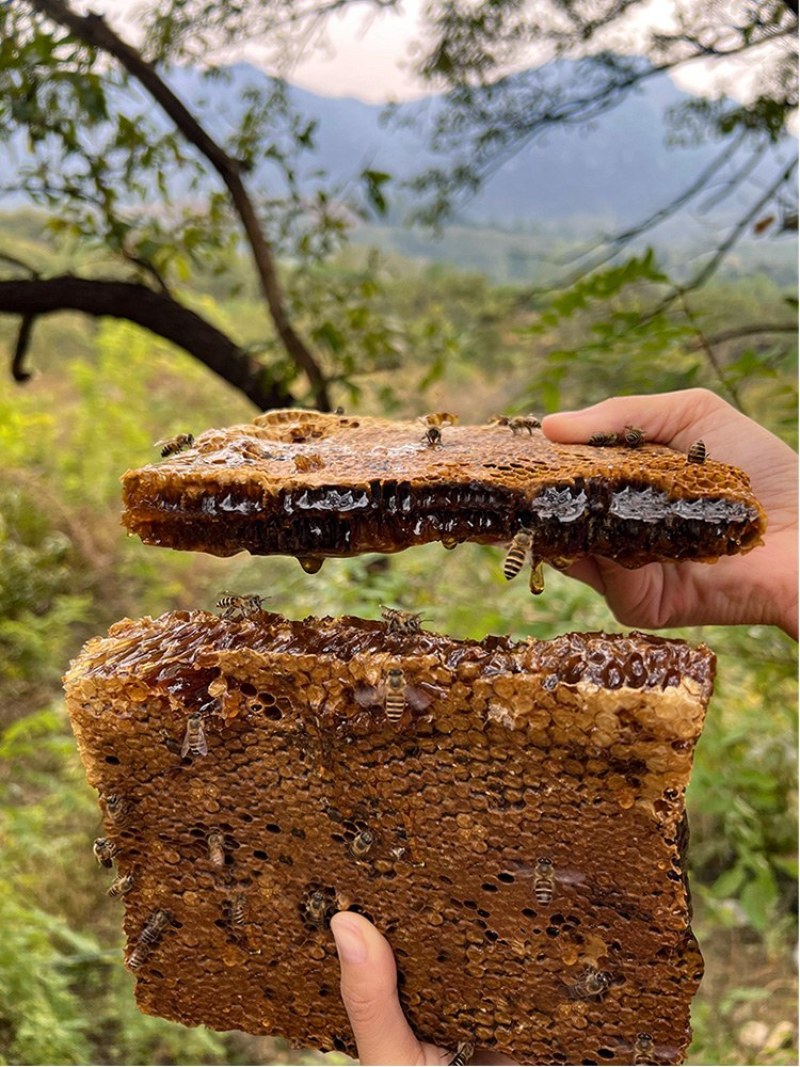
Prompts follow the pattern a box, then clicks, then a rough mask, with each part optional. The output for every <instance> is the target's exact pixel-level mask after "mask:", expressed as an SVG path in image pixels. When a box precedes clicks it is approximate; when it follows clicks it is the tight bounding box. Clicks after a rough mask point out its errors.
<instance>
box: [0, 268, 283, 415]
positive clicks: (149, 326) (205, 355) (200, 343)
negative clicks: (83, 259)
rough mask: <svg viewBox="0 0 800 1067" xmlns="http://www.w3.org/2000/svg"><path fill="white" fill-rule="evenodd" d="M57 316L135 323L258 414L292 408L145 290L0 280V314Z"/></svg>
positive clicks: (176, 308) (71, 279) (186, 315)
mask: <svg viewBox="0 0 800 1067" xmlns="http://www.w3.org/2000/svg"><path fill="white" fill-rule="evenodd" d="M55 311H82V312H84V313H85V314H87V315H94V316H98V317H102V316H106V315H107V316H109V317H111V318H115V319H126V320H127V321H128V322H133V323H136V325H137V326H142V327H144V328H145V329H146V330H150V331H151V333H154V334H157V335H158V336H159V337H163V338H164V339H165V340H167V341H171V342H172V344H174V345H177V346H178V347H179V348H182V349H183V350H184V351H185V352H188V353H189V355H191V356H194V358H195V359H197V360H199V361H200V362H201V363H203V364H204V365H205V366H206V367H208V369H209V370H211V371H213V372H214V374H216V375H218V376H219V377H220V378H222V379H223V380H224V381H226V382H228V383H229V384H230V385H232V386H234V387H235V388H236V389H239V390H240V391H241V392H243V393H244V395H245V396H246V397H248V398H249V399H250V400H252V401H253V403H254V404H255V405H256V406H257V407H258V408H259V409H261V410H262V411H263V410H265V409H268V408H276V407H293V406H295V404H296V400H295V398H294V397H293V396H292V394H291V393H290V392H288V390H286V389H285V388H284V387H283V386H282V385H280V384H279V383H277V382H273V381H270V380H269V376H268V374H267V372H266V371H265V368H264V367H263V366H262V365H261V364H260V363H259V362H258V361H257V360H255V359H254V358H253V357H252V356H250V355H249V354H248V353H247V352H244V351H243V350H242V349H241V348H239V347H238V346H237V345H236V344H234V343H233V341H231V339H230V338H229V337H227V336H226V335H225V334H224V333H222V332H221V331H220V330H218V329H217V328H216V326H213V325H212V324H211V323H210V322H207V321H206V320H205V319H203V318H201V316H200V315H198V314H196V313H195V312H194V311H192V310H191V309H190V308H187V307H184V306H183V305H182V304H179V303H178V302H177V300H173V299H172V298H171V297H169V296H167V295H165V294H164V293H157V292H155V290H153V289H150V288H148V287H147V286H146V285H139V284H137V283H134V282H117V281H99V280H95V279H93V278H76V277H75V276H74V275H72V274H64V275H60V276H59V277H56V278H13V279H8V280H4V281H0V314H10V315H22V316H23V322H24V320H25V319H28V318H29V319H31V320H32V319H33V318H35V317H37V316H39V315H49V314H51V313H52V312H55ZM20 332H22V331H20ZM17 350H19V343H18V344H17Z"/></svg>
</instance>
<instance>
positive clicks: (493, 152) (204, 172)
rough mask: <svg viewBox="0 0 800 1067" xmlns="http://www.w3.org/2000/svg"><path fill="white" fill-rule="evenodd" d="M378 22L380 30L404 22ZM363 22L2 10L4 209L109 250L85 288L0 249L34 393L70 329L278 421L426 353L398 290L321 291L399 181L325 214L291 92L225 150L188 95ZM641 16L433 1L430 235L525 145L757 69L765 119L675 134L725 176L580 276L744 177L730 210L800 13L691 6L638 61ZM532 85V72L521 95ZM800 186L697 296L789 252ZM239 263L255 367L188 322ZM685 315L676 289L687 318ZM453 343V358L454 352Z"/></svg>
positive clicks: (421, 188)
mask: <svg viewBox="0 0 800 1067" xmlns="http://www.w3.org/2000/svg"><path fill="white" fill-rule="evenodd" d="M360 2H361V4H362V6H364V7H365V8H366V9H370V8H372V9H374V8H392V7H394V6H395V2H394V0H360ZM358 3H359V0H334V2H333V3H319V2H316V3H313V2H310V0H306V2H304V0H288V2H284V0H280V2H278V0H241V2H238V3H221V2H220V0H165V2H159V3H154V2H148V3H143V4H142V5H141V6H140V8H139V10H138V14H137V18H138V25H139V29H140V33H139V37H138V38H137V39H136V40H133V39H131V38H130V36H129V33H128V31H126V30H123V29H121V28H119V27H118V26H117V22H116V20H115V19H113V18H111V19H110V20H109V21H106V20H105V19H103V18H102V17H100V16H98V15H95V14H91V13H89V14H83V13H81V11H79V10H78V9H77V7H75V6H73V4H72V3H71V2H70V0H10V2H8V3H6V4H4V5H2V6H0V141H3V140H5V141H6V143H7V144H8V145H10V146H13V147H15V148H16V150H19V149H20V148H21V146H22V145H23V144H24V145H25V146H26V147H25V150H24V151H23V152H21V161H20V162H19V165H18V166H17V167H16V171H15V173H14V174H12V175H11V176H10V180H8V181H7V182H6V185H5V191H6V192H24V193H25V194H26V195H27V196H28V197H29V198H32V199H33V200H34V202H35V203H37V204H39V205H41V206H42V207H43V208H45V209H46V210H47V211H48V212H49V214H50V225H51V227H52V229H53V230H54V231H55V232H57V233H59V234H60V235H61V236H62V237H63V238H64V239H65V240H66V239H69V240H72V241H79V242H81V243H82V245H83V246H84V247H88V248H94V249H96V250H97V252H98V259H97V261H96V263H95V265H94V267H93V269H92V270H91V272H89V273H88V275H87V276H85V277H82V278H80V279H75V278H70V277H67V276H66V275H64V274H63V273H58V272H56V271H55V270H50V269H48V270H41V269H39V270H37V269H35V268H34V267H32V266H31V265H30V264H26V263H25V262H24V261H20V260H15V259H14V257H13V256H10V255H9V254H8V253H5V254H3V252H2V250H0V263H1V264H2V265H3V267H4V269H5V277H0V314H2V313H12V314H17V315H19V316H20V329H19V332H18V334H17V337H16V340H15V343H14V345H13V346H12V352H11V355H12V372H13V375H14V377H15V378H16V379H17V380H18V381H24V380H27V378H28V377H29V371H28V370H27V368H26V364H25V356H26V353H27V351H28V348H29V346H30V343H31V338H32V336H33V334H34V330H35V328H36V323H37V321H38V319H39V317H41V316H42V315H45V314H50V313H52V312H53V311H56V310H61V309H74V310H79V311H83V312H85V313H87V314H90V315H94V316H102V315H112V316H118V317H122V318H129V319H131V320H133V321H137V322H139V323H140V325H143V326H145V327H146V328H147V329H150V330H151V331H153V332H155V333H158V334H160V335H161V336H164V337H167V338H170V339H171V340H173V341H174V342H176V343H178V344H180V345H182V346H183V347H184V348H185V349H186V350H187V351H189V352H190V353H191V354H192V355H194V356H195V358H197V359H199V360H200V361H201V362H203V363H205V364H206V366H208V367H209V368H210V369H211V370H212V371H214V373H216V374H219V375H220V376H221V377H223V378H224V379H226V380H227V381H229V382H230V383H231V384H233V385H234V386H235V387H236V388H238V389H240V390H241V391H242V392H243V393H244V394H245V395H246V396H247V397H249V399H250V400H252V401H253V402H254V403H255V404H256V405H258V406H260V407H262V408H266V407H270V406H275V405H283V404H291V403H296V402H299V403H307V402H308V403H313V404H315V405H316V406H318V407H321V408H327V407H329V406H330V404H331V388H333V389H334V390H336V391H338V390H340V389H342V388H343V389H345V390H348V389H350V385H351V383H352V381H353V376H354V374H364V373H368V372H370V371H371V370H373V369H375V368H380V367H381V366H382V365H384V364H385V362H386V361H387V360H390V361H391V360H392V359H394V358H396V353H397V351H398V349H402V348H403V347H406V348H407V347H408V346H409V345H410V344H411V343H413V342H414V338H412V337H398V330H397V327H396V324H392V323H390V322H387V321H386V320H385V319H384V318H383V317H382V316H381V313H380V312H379V311H378V305H379V304H380V303H381V291H380V285H379V284H373V285H369V284H368V285H360V286H356V287H355V289H354V290H353V291H349V292H348V291H340V292H339V293H338V294H337V295H336V296H335V297H334V298H333V300H332V299H331V294H328V293H325V292H324V286H321V285H318V284H317V285H313V284H312V285H310V284H309V278H310V277H312V276H313V275H314V272H315V271H318V270H319V269H320V268H321V267H324V264H325V263H327V262H328V261H329V259H330V257H331V256H333V255H335V254H336V253H337V252H338V251H339V250H340V249H341V247H342V245H343V243H344V242H345V241H346V240H347V237H348V231H349V228H350V225H351V223H352V221H353V220H354V219H355V218H357V217H359V216H360V215H363V214H365V213H372V214H377V215H378V216H380V215H382V214H384V213H385V212H386V211H387V208H388V206H389V196H390V189H391V186H392V181H391V175H389V174H388V173H387V172H386V171H383V170H381V169H379V163H378V164H377V165H376V166H375V168H369V169H367V170H365V171H363V172H362V173H360V174H358V175H355V176H354V182H353V183H352V184H351V185H350V187H349V188H348V189H342V188H338V189H337V188H333V187H331V186H330V184H329V183H326V181H325V179H324V176H320V177H319V180H318V181H317V182H316V184H315V186H314V189H313V191H312V192H309V191H308V189H304V190H301V187H300V183H299V181H298V166H299V161H301V160H302V159H303V158H307V159H313V151H314V145H315V137H316V132H317V131H316V129H315V126H314V124H313V122H309V121H308V120H307V119H305V118H304V117H303V116H302V115H299V114H298V113H296V112H295V111H294V110H293V107H292V106H291V103H290V100H289V96H288V94H287V92H286V86H285V84H284V83H283V82H282V81H281V80H280V79H278V78H274V79H271V80H269V81H267V82H265V83H263V84H259V85H255V84H254V85H253V86H252V87H251V88H249V89H248V90H246V92H245V94H244V99H243V100H242V110H241V114H240V115H238V116H237V117H236V120H235V121H233V122H231V124H230V126H229V128H227V129H223V127H222V126H221V124H220V123H219V122H218V121H215V120H216V116H215V115H214V108H213V103H211V104H210V105H209V106H207V107H206V108H195V109H194V110H192V109H190V108H189V107H188V106H187V102H186V101H185V100H183V99H181V97H180V95H179V93H178V92H177V91H176V89H175V88H174V78H173V77H172V75H173V72H174V71H175V70H176V69H177V68H179V67H181V66H183V65H191V66H192V67H193V68H195V69H199V70H201V71H202V72H203V74H204V76H205V78H206V79H207V85H208V94H209V100H211V101H213V93H214V84H215V79H220V78H224V77H226V71H225V67H224V65H223V64H222V62H221V59H222V58H224V56H225V55H226V54H230V49H232V48H236V47H237V46H240V45H241V44H242V43H243V42H244V41H252V40H258V41H260V42H261V43H263V44H265V45H266V46H268V47H269V48H270V49H272V52H273V54H274V55H276V56H277V55H278V54H281V55H283V56H284V58H285V57H286V56H287V55H288V56H291V55H299V54H300V53H301V52H302V51H303V49H305V48H307V47H309V46H310V44H311V43H313V41H314V40H315V38H316V36H317V35H318V34H320V33H322V32H324V27H325V24H326V21H327V20H328V19H329V18H330V17H331V16H332V15H333V14H335V13H337V12H341V11H342V10H344V9H346V8H348V7H352V6H356V5H357V4H358ZM644 6H645V3H644V0H546V2H543V3H536V4H533V3H525V2H521V0H492V2H490V3H476V2H475V0H430V2H429V3H428V5H427V8H426V11H425V20H424V25H423V39H424V45H423V46H421V52H420V60H419V72H420V74H421V75H422V76H423V77H424V78H426V79H427V80H428V82H429V83H430V85H431V86H432V87H433V88H436V89H437V90H440V91H442V92H443V93H444V98H443V99H444V106H442V107H440V108H438V109H437V110H436V119H435V123H434V126H433V130H432V139H433V143H434V145H436V146H438V147H439V148H441V149H443V150H447V151H448V153H450V156H451V157H453V156H454V158H455V162H452V161H451V163H450V164H449V165H448V167H447V169H438V170H437V169H434V170H432V171H429V172H428V173H426V174H424V175H420V176H419V178H418V180H417V181H416V182H415V190H416V191H418V192H420V193H422V194H424V196H423V198H422V200H421V203H422V205H423V214H424V215H425V216H426V217H427V218H428V219H438V220H441V218H442V217H443V216H444V215H445V213H446V212H447V211H449V210H451V209H452V207H453V204H454V201H457V198H458V197H459V196H460V195H463V194H464V192H465V191H467V192H468V191H469V190H472V189H475V188H477V187H478V185H479V184H480V183H481V182H483V181H485V180H486V178H487V177H488V176H489V175H490V174H491V173H492V171H493V169H494V168H496V167H497V166H499V165H501V164H502V162H503V161H504V160H506V159H507V158H508V157H509V155H511V154H513V152H514V151H516V150H517V149H519V147H520V146H521V145H523V144H526V143H528V142H529V141H530V140H531V139H532V138H535V137H537V136H539V135H540V134H542V133H543V132H545V131H546V130H548V129H551V128H554V127H563V126H570V125H581V124H586V123H587V122H590V121H591V120H592V119H593V118H594V117H596V116H598V115H600V114H602V113H603V112H604V111H607V110H609V109H610V108H613V107H615V106H617V104H619V103H620V102H621V101H622V100H624V99H626V98H627V97H628V96H629V95H630V94H631V93H634V92H635V91H636V88H637V86H639V85H641V84H643V83H644V82H645V81H646V80H647V79H648V78H651V77H653V76H654V75H655V74H658V73H660V72H663V71H665V70H673V69H677V68H680V67H684V66H686V65H689V64H691V63H695V62H699V61H701V60H702V61H709V60H713V61H718V60H721V59H723V58H725V57H730V56H732V55H740V56H745V57H747V58H750V57H752V63H751V66H752V67H753V68H756V69H758V71H759V75H758V83H757V85H756V86H755V88H754V89H753V92H752V94H751V98H750V100H749V102H748V103H746V104H743V103H739V102H735V101H731V100H728V99H723V98H721V99H718V100H694V101H691V102H690V103H688V104H687V105H686V106H685V107H683V108H682V109H680V112H679V113H678V114H676V115H674V116H673V127H674V136H675V138H676V139H683V140H690V141H697V140H700V139H705V140H714V141H718V142H719V143H720V153H719V156H718V159H717V161H716V162H715V164H713V165H711V166H709V167H708V168H707V170H706V172H704V173H703V174H700V175H698V178H697V180H696V181H695V182H693V183H692V185H691V186H690V187H689V188H687V190H685V191H684V194H683V195H682V196H680V197H678V198H677V200H676V201H675V202H674V203H672V204H667V205H664V207H663V209H661V210H660V211H659V212H657V213H656V215H655V216H654V217H652V218H649V219H643V220H640V221H639V223H638V224H635V225H633V226H632V227H630V228H629V229H628V230H627V231H626V232H625V233H621V234H617V235H614V236H613V237H612V239H611V240H610V241H609V242H608V244H607V246H605V247H604V249H603V251H602V253H601V254H600V255H599V256H598V255H594V256H592V257H590V259H589V260H588V261H587V262H586V263H584V264H583V265H582V266H581V267H580V269H579V271H578V275H580V274H582V273H586V272H587V271H591V270H593V269H598V268H599V267H601V266H602V265H603V262H604V261H606V260H608V259H609V258H612V259H613V258H619V256H620V255H621V254H623V253H624V251H625V250H626V249H627V247H628V245H629V244H630V243H631V242H632V241H633V240H635V239H636V237H638V236H639V235H640V234H641V233H643V232H645V231H646V230H647V229H648V227H650V226H651V225H653V224H654V223H655V222H657V221H659V220H660V219H662V218H663V217H665V216H668V215H669V214H670V213H671V212H673V211H674V210H677V208H678V207H680V206H685V205H686V204H687V203H690V202H695V203H696V202H697V199H698V198H699V197H701V196H702V195H703V194H704V192H706V191H707V189H708V186H709V184H710V183H711V182H713V181H715V180H718V179H719V174H720V168H721V167H722V166H723V164H724V165H725V166H727V167H728V168H729V172H730V175H731V176H730V177H729V178H728V179H726V184H725V186H724V187H723V188H722V189H721V190H717V191H716V192H715V194H714V199H715V201H716V202H717V203H718V202H719V201H720V200H721V199H724V198H726V197H729V196H730V195H731V194H732V192H733V191H734V190H735V189H736V188H737V187H738V186H739V184H740V183H741V182H742V181H744V180H745V178H746V176H747V175H748V174H749V173H750V172H751V171H752V169H753V167H754V166H755V165H756V163H758V162H759V161H760V160H762V159H763V157H764V156H765V153H766V151H767V148H768V147H769V146H770V145H772V144H774V143H776V142H778V141H780V140H781V138H783V136H784V134H785V132H786V129H787V124H788V122H789V117H790V115H791V113H792V112H793V110H794V109H795V108H796V97H797V89H796V75H795V51H794V46H793V34H794V31H795V30H796V17H795V14H794V13H793V11H792V10H791V9H790V8H791V5H787V4H785V3H782V2H780V0H769V2H768V3H760V4H756V3H753V2H750V0H741V2H739V3H737V4H734V5H732V6H731V7H730V9H727V8H726V9H723V8H721V7H720V5H712V6H710V7H709V6H708V5H703V4H700V3H699V2H694V0H692V2H691V3H687V4H686V6H685V7H683V8H681V9H680V11H679V12H678V15H677V16H676V20H675V21H674V24H672V25H671V26H669V27H667V28H666V29H664V30H662V31H659V32H655V31H648V32H647V33H641V32H640V38H639V40H638V42H637V44H636V48H635V52H636V54H632V51H633V49H632V45H631V42H630V40H628V41H627V44H626V43H625V42H622V44H621V43H620V42H621V38H620V36H619V34H620V33H622V34H623V35H624V34H625V32H627V27H628V26H629V25H630V24H631V23H632V22H633V23H635V22H636V19H637V17H638V16H639V15H640V13H641V11H642V9H643V8H644ZM676 10H677V9H676ZM615 34H616V35H617V36H615ZM367 46H368V42H367ZM764 57H768V62H765V61H764ZM545 60H556V61H557V62H555V63H545V64H544V65H543V61H545ZM568 60H570V61H575V62H572V63H571V64H570V63H568V62H567V61H568ZM521 67H524V68H531V67H532V68H535V69H529V70H525V71H524V72H523V73H519V70H520V68H521ZM794 169H795V164H794V161H793V160H792V159H791V158H789V159H788V160H784V162H783V166H782V168H779V169H778V171H776V174H775V175H774V180H772V181H771V182H769V183H768V185H767V187H766V188H765V189H761V190H760V191H759V193H758V195H757V196H755V197H753V198H752V203H751V204H750V205H749V207H748V209H747V210H746V211H745V212H744V213H743V215H742V217H741V219H740V220H739V222H738V223H737V224H736V225H735V226H733V227H732V228H731V229H730V231H729V232H728V233H726V234H724V235H723V237H722V238H721V239H720V242H719V244H718V246H717V247H715V248H712V249H709V255H708V257H707V260H706V261H705V262H704V263H703V264H702V266H701V267H700V268H699V269H698V271H697V273H696V275H695V276H694V277H693V278H692V279H691V280H690V282H689V283H688V285H687V284H683V285H682V287H681V289H682V290H685V289H687V288H689V289H691V288H696V287H699V286H700V285H702V284H704V283H705V282H706V281H707V280H708V278H709V277H710V276H711V274H713V272H714V270H715V269H716V268H717V266H718V265H719V263H720V262H721V260H722V258H724V256H725V255H726V254H727V253H728V252H729V251H730V249H731V248H732V247H733V246H734V245H735V243H736V242H737V241H738V240H739V238H740V237H741V236H742V234H743V233H745V232H747V231H748V229H749V228H751V227H752V226H753V225H762V226H763V225H764V220H765V219H766V220H770V221H769V223H768V225H773V227H774V229H775V230H776V231H777V230H779V229H781V228H791V227H792V225H794V226H796V218H797V214H796V203H795V202H794V201H793V193H792V190H793V181H792V180H793V175H794ZM176 173H177V174H178V175H179V180H178V181H176V180H175V178H174V176H175V174H176ZM0 192H2V190H0ZM792 220H794V222H792ZM234 249H242V250H244V252H245V253H246V254H247V256H248V258H249V261H250V270H251V273H252V277H253V278H254V279H255V281H256V283H257V286H258V289H259V292H260V295H261V299H262V301H263V304H264V307H265V310H266V311H267V313H268V319H267V321H265V322H264V327H263V330H262V337H261V339H260V341H259V342H258V343H257V344H255V345H253V344H252V343H250V344H247V343H245V342H244V341H243V338H242V337H241V335H240V334H239V333H238V332H237V331H235V330H232V331H220V330H219V328H218V327H217V326H216V324H214V323H212V322H210V321H209V320H208V318H207V317H206V316H205V315H203V314H202V313H201V312H199V311H198V309H197V308H196V306H193V302H192V297H191V290H192V288H193V286H194V284H195V279H196V277H197V276H198V274H206V275H208V274H212V275H214V274H215V275H216V276H217V277H219V278H220V279H222V280H223V281H224V278H225V270H226V264H228V263H229V262H230V253H231V252H232V250H234ZM324 276H325V275H324V271H323V273H322V274H320V275H319V277H321V278H324ZM231 293H232V289H231ZM679 296H680V292H679V291H678V288H677V287H676V288H675V291H674V292H672V293H671V294H669V297H668V298H669V299H670V300H675V299H678V298H679ZM334 306H335V309H336V314H335V315H334V316H333V317H332V316H331V311H332V308H333V307H334ZM365 324H366V325H365ZM401 332H402V329H401ZM444 344H446V342H445V341H444V339H443V338H437V339H435V343H434V347H435V348H436V347H439V348H441V347H442V345H444Z"/></svg>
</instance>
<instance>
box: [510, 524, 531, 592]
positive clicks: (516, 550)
mask: <svg viewBox="0 0 800 1067" xmlns="http://www.w3.org/2000/svg"><path fill="white" fill-rule="evenodd" d="M532 544H533V533H532V532H531V531H530V530H529V529H527V528H526V527H525V526H523V527H522V529H521V530H517V532H516V533H515V534H514V536H513V538H512V539H511V544H510V545H509V546H508V551H507V552H506V558H505V560H504V562H503V574H504V575H505V577H506V581H508V582H510V581H511V579H512V578H515V577H516V576H517V575H518V574H519V572H520V571H521V570H522V565H523V564H524V562H525V560H526V559H527V558H528V553H529V552H530V550H531V545H532Z"/></svg>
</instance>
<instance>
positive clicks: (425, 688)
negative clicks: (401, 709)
mask: <svg viewBox="0 0 800 1067" xmlns="http://www.w3.org/2000/svg"><path fill="white" fill-rule="evenodd" d="M442 693H443V691H442V689H440V687H439V686H437V685H431V684H430V683H429V682H417V683H407V684H406V685H405V687H404V689H403V696H404V698H405V701H406V703H407V704H408V706H409V707H410V708H411V709H412V711H416V712H423V711H427V710H428V708H429V707H430V706H431V704H433V702H434V701H435V700H436V699H437V698H438V697H440V696H442ZM353 697H354V698H355V702H356V704H358V706H359V707H360V708H377V709H379V710H380V709H382V708H383V705H384V701H385V699H386V686H385V685H356V686H355V688H354V689H353Z"/></svg>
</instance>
